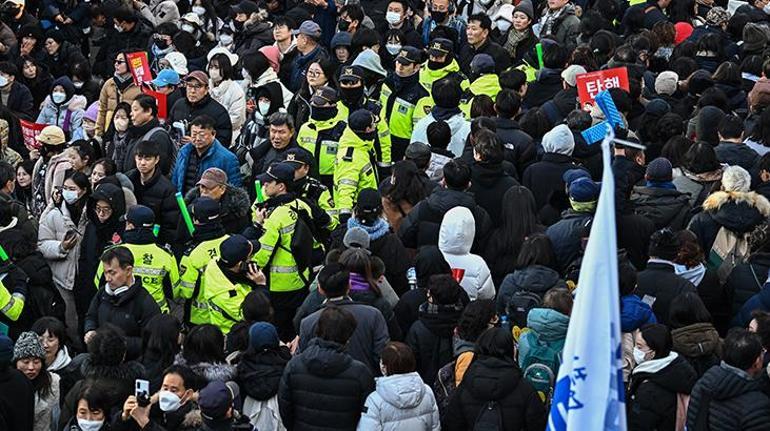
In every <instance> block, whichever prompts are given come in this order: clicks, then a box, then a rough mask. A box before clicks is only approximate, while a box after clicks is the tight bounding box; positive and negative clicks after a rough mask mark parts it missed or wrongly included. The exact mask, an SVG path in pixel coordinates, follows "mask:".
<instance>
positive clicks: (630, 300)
mask: <svg viewBox="0 0 770 431" xmlns="http://www.w3.org/2000/svg"><path fill="white" fill-rule="evenodd" d="M657 322H658V321H657V320H656V319H655V314H654V313H653V312H652V308H651V307H650V306H649V305H647V303H646V302H642V300H641V298H639V297H638V296H636V295H633V294H631V295H625V296H622V297H620V332H632V331H636V330H637V329H639V328H641V327H642V326H644V325H646V324H648V323H657Z"/></svg>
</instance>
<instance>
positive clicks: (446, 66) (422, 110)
mask: <svg viewBox="0 0 770 431" xmlns="http://www.w3.org/2000/svg"><path fill="white" fill-rule="evenodd" d="M453 50H454V43H452V41H451V40H449V39H444V38H441V37H437V38H435V39H433V40H432V41H431V42H430V44H428V56H429V57H428V62H427V64H426V66H427V67H423V68H421V69H420V85H422V86H423V87H424V88H425V90H427V91H428V92H429V93H430V91H431V89H432V88H433V83H435V82H436V81H438V80H439V79H443V78H445V77H447V76H452V77H454V78H455V79H456V80H457V82H460V87H461V88H462V90H463V91H464V90H465V89H467V88H468V86H469V83H468V79H466V77H465V75H463V73H462V72H461V71H460V65H459V64H458V63H457V60H456V59H455V58H454V54H453V53H452V51H453ZM433 105H434V103H433V97H431V96H430V95H428V96H425V97H423V98H422V99H420V100H419V101H418V102H417V106H416V107H415V109H414V118H413V121H414V122H415V124H416V123H417V122H418V121H420V120H421V119H422V118H424V117H425V116H427V115H428V114H430V110H431V109H433Z"/></svg>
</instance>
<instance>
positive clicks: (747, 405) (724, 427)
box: [687, 362, 770, 431]
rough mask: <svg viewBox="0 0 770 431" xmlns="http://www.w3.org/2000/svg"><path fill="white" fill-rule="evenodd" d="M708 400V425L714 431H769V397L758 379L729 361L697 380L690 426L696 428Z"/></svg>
mask: <svg viewBox="0 0 770 431" xmlns="http://www.w3.org/2000/svg"><path fill="white" fill-rule="evenodd" d="M706 398H708V399H710V402H709V403H708V404H709V406H708V413H706V412H704V414H707V415H708V422H707V423H708V428H709V430H711V431H734V430H741V431H758V430H767V429H768V424H769V423H770V399H768V398H767V396H766V395H765V394H764V393H762V386H761V382H760V380H759V379H757V378H754V377H752V376H750V375H749V374H748V373H746V372H745V371H743V370H740V369H738V368H735V367H733V366H730V365H728V364H726V363H724V362H723V363H722V364H720V365H719V366H718V367H712V368H711V369H710V370H708V371H706V374H704V375H703V377H701V378H700V380H698V383H696V384H695V387H693V389H692V394H691V395H690V404H689V405H688V407H687V428H688V429H691V430H694V429H696V427H695V424H696V420H697V418H698V414H699V413H700V410H701V409H702V408H704V406H703V404H704V401H705V399H706Z"/></svg>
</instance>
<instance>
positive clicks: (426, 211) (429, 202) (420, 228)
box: [398, 187, 492, 252]
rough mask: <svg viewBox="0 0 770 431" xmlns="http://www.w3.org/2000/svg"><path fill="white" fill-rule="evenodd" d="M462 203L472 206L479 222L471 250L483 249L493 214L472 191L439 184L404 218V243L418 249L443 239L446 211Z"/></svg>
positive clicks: (402, 239) (469, 207) (401, 229)
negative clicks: (477, 200)
mask: <svg viewBox="0 0 770 431" xmlns="http://www.w3.org/2000/svg"><path fill="white" fill-rule="evenodd" d="M458 206H462V207H465V208H468V209H470V210H471V211H472V212H473V219H474V220H475V222H476V227H475V235H474V238H473V245H472V247H471V250H472V251H474V252H479V251H481V250H483V248H484V245H485V244H484V243H485V241H486V239H487V237H488V236H489V234H490V233H491V231H492V222H491V220H490V218H489V214H488V213H487V212H486V210H484V208H481V207H480V206H478V205H477V204H476V202H475V201H474V200H473V195H471V194H470V193H467V192H464V191H459V190H451V189H447V188H443V187H439V188H436V189H435V190H433V193H431V194H430V196H428V197H427V198H425V199H424V200H422V201H420V202H418V203H417V205H416V206H415V207H414V208H413V209H412V211H411V212H410V213H409V214H408V215H407V216H406V218H405V219H404V220H403V221H401V226H400V227H399V228H398V236H399V237H400V238H401V242H402V243H403V244H404V247H407V248H414V249H417V248H420V247H422V246H424V245H435V244H436V243H437V242H438V239H439V230H440V226H441V222H442V220H443V218H444V214H446V212H447V211H449V210H450V209H452V208H454V207H458Z"/></svg>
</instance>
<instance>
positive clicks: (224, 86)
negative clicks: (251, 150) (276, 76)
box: [209, 69, 272, 142]
mask: <svg viewBox="0 0 770 431" xmlns="http://www.w3.org/2000/svg"><path fill="white" fill-rule="evenodd" d="M271 70H272V69H271ZM209 93H210V94H211V98H212V99H214V100H216V101H217V102H219V103H220V104H221V105H222V106H224V107H225V109H226V110H227V113H228V114H230V123H232V127H233V137H232V142H236V140H237V139H238V135H239V134H240V133H241V127H243V125H244V124H245V123H246V94H245V93H244V92H243V88H241V86H240V85H238V83H237V82H235V81H233V80H230V79H228V80H227V81H222V82H221V83H220V84H219V85H218V86H216V87H215V86H214V84H213V83H209Z"/></svg>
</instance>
